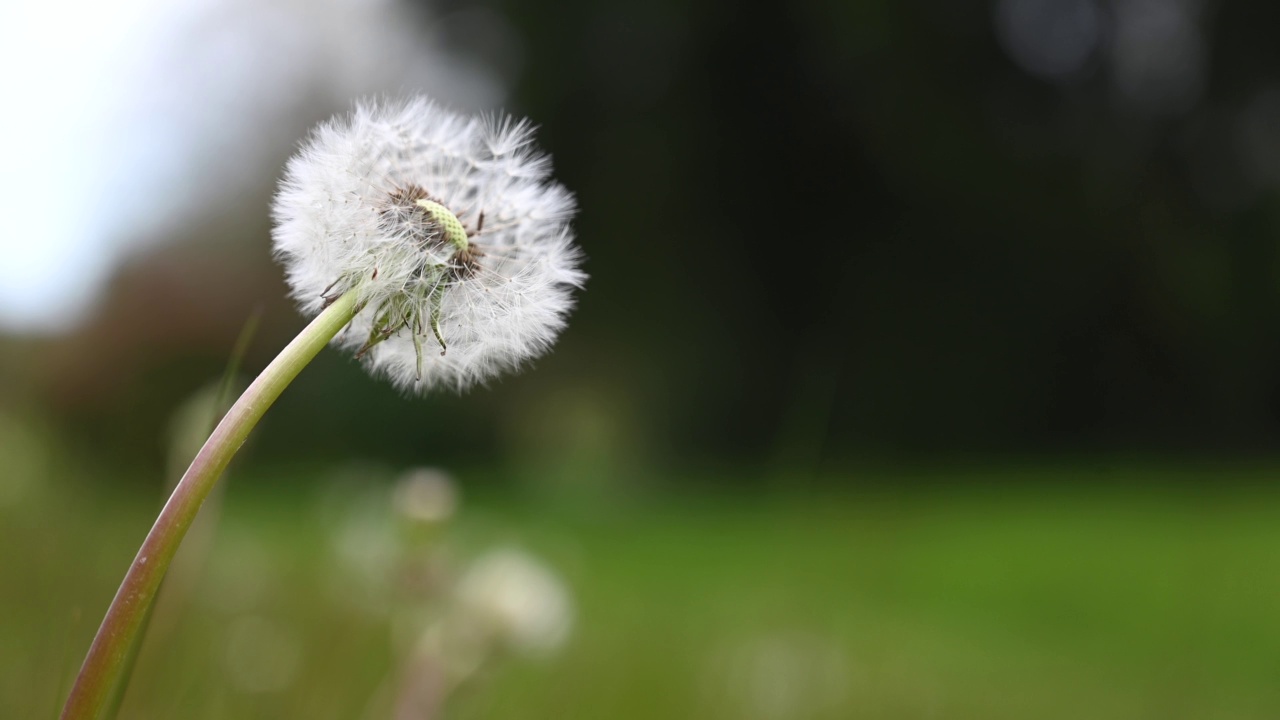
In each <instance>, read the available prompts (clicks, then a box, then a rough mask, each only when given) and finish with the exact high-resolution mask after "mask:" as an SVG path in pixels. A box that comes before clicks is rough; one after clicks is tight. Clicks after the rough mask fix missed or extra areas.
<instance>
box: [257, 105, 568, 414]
mask: <svg viewBox="0 0 1280 720" xmlns="http://www.w3.org/2000/svg"><path fill="white" fill-rule="evenodd" d="M532 141H533V127H532V126H531V125H530V124H529V123H528V122H526V121H516V120H513V119H511V118H484V117H467V116H463V115H458V114H455V113H453V112H450V111H448V110H446V109H444V108H442V107H440V106H439V105H437V104H436V103H434V102H432V101H431V100H428V99H425V98H422V97H415V98H411V99H408V100H403V101H395V102H392V101H375V102H362V103H358V104H357V105H356V107H355V110H354V111H353V112H352V113H351V114H350V115H349V116H347V117H344V118H335V119H334V120H332V121H330V122H328V123H326V124H324V125H322V126H320V127H319V128H318V129H317V130H316V131H315V132H314V133H313V134H312V136H311V137H310V138H309V140H308V141H307V142H306V144H305V145H304V146H303V148H302V150H301V152H299V153H298V154H297V155H296V156H295V157H294V158H293V159H292V160H291V161H290V162H289V165H288V168H287V170H286V174H285V178H284V181H283V182H282V185H281V190H280V193H279V195H278V197H277V198H276V203H275V207H274V215H275V219H276V227H275V230H274V232H273V239H274V244H275V252H276V255H277V257H279V258H280V259H281V261H282V262H283V264H284V266H285V269H286V273H287V277H288V281H289V285H290V288H291V289H292V292H293V295H294V298H295V299H296V300H297V301H298V303H299V305H300V307H301V309H302V310H303V312H305V313H307V314H308V315H313V314H315V313H318V312H319V311H320V310H322V309H323V308H324V307H325V305H326V303H327V302H329V301H331V300H332V299H333V298H336V297H338V296H340V295H342V294H343V293H346V292H347V291H349V290H351V289H353V288H354V289H356V290H357V293H358V296H359V300H358V301H359V303H360V307H361V310H360V311H359V313H358V314H357V315H356V317H355V319H354V320H353V321H352V322H351V326H350V327H349V328H348V330H347V331H346V332H344V333H342V334H341V335H340V336H339V337H338V338H336V339H335V341H334V342H335V343H337V344H339V345H341V346H343V347H346V348H347V349H350V350H352V351H354V352H355V354H356V356H357V357H358V358H360V359H361V360H362V361H363V362H364V363H365V364H366V365H367V366H368V367H369V368H370V370H371V371H373V372H374V373H375V374H380V375H384V376H386V377H388V378H390V379H391V381H392V382H394V383H395V384H396V385H397V386H399V387H402V388H405V389H410V390H415V391H419V392H426V391H429V390H431V389H435V388H440V387H444V388H449V387H451V388H454V389H457V390H463V389H466V388H467V387H469V386H471V385H473V384H475V383H479V382H484V381H486V380H488V379H490V378H493V377H495V376H497V375H499V374H501V373H502V372H504V371H507V370H511V369H515V368H518V367H519V366H520V365H521V364H522V363H524V362H525V361H527V360H530V359H532V358H534V357H537V356H538V355H541V354H542V353H544V352H545V351H546V350H547V349H548V348H550V346H551V344H552V343H553V342H554V341H555V338H556V336H557V334H558V333H559V332H560V330H561V328H562V327H563V326H564V323H565V317H566V315H567V314H568V312H569V311H570V309H571V308H572V305H573V298H572V292H573V290H574V289H575V288H579V287H581V286H582V283H583V282H584V280H585V279H586V276H585V275H584V274H583V273H582V272H581V271H580V270H579V268H578V265H579V261H580V256H579V253H578V250H577V248H576V246H575V245H574V243H573V231H572V229H571V228H570V226H569V222H570V220H571V219H572V217H573V214H574V210H575V205H574V200H573V196H572V195H570V193H569V192H568V191H567V190H565V189H564V187H563V186H561V185H559V184H557V183H555V182H552V181H551V180H549V177H548V176H549V173H550V160H549V158H548V157H547V156H545V155H543V154H541V153H539V152H538V151H537V150H536V149H534V148H533V146H532Z"/></svg>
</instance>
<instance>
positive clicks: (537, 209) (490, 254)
mask: <svg viewBox="0 0 1280 720" xmlns="http://www.w3.org/2000/svg"><path fill="white" fill-rule="evenodd" d="M532 143H533V127H532V126H531V125H530V124H529V123H528V122H525V121H517V120H513V119H511V118H508V117H497V116H493V117H468V116H463V115H459V114H456V113H453V112H450V111H448V110H446V109H444V108H442V107H440V106H439V105H437V104H436V103H434V102H432V101H431V100H428V99H426V98H422V97H415V98H410V99H407V100H400V101H385V100H384V101H372V102H361V103H357V104H356V106H355V109H354V110H353V111H352V112H351V113H350V114H349V115H348V116H345V117H342V118H336V119H334V120H331V121H329V122H328V123H325V124H323V125H321V126H320V127H319V128H317V129H316V130H315V131H314V132H313V133H312V135H311V137H310V138H309V139H308V140H307V141H306V142H305V143H304V145H303V147H302V149H301V151H300V152H299V153H298V155H297V156H295V157H294V158H293V159H292V160H291V161H290V162H289V165H288V168H287V169H286V171H285V177H284V180H283V181H282V183H281V188H280V193H279V195H278V196H277V198H276V202H275V207H274V214H275V219H276V227H275V230H274V231H273V233H272V236H273V240H274V245H275V252H276V255H277V257H278V258H279V259H280V260H281V262H282V263H283V264H284V267H285V273H286V276H287V278H288V282H289V286H290V288H291V289H292V292H293V295H294V297H295V299H297V301H298V303H299V305H300V306H301V308H302V310H303V312H305V313H307V314H309V315H314V316H315V317H314V318H313V319H312V320H311V322H310V324H308V325H307V327H306V328H305V329H304V330H303V331H302V332H301V333H300V334H299V335H298V336H297V337H296V338H294V339H293V341H292V342H290V343H289V345H288V346H287V347H285V349H284V350H282V351H281V352H280V354H279V355H278V356H277V357H276V359H275V360H273V361H272V362H271V364H270V365H268V366H267V367H266V369H264V370H263V371H262V373H261V374H260V375H259V376H258V377H257V379H255V380H254V381H253V384H251V385H250V386H249V388H248V389H247V390H246V391H245V392H244V394H243V395H241V396H240V398H239V399H238V400H237V401H236V403H235V404H234V405H233V406H232V407H231V409H230V410H228V411H227V413H226V415H225V416H224V417H223V418H222V420H221V422H219V423H218V426H217V428H215V429H214V431H213V434H212V435H210V437H209V439H208V440H207V441H206V442H205V444H204V446H203V447H202V448H201V449H200V452H199V453H197V455H196V457H195V459H194V460H193V461H192V462H191V466H190V467H189V468H188V469H187V472H186V473H185V474H184V475H183V477H182V480H181V481H180V482H179V483H178V485H177V487H176V488H175V489H174V491H173V495H172V496H171V497H170V498H169V502H168V503H166V504H165V506H164V509H163V510H162V511H161V512H160V516H159V517H158V518H156V522H155V525H153V526H152V528H151V532H150V533H149V534H148V535H147V538H146V540H144V541H143V543H142V548H141V549H140V550H139V551H138V554H137V556H136V557H135V558H134V561H133V564H132V565H130V567H129V571H128V573H127V574H126V575H125V578H124V581H123V582H122V583H121V584H120V589H119V590H118V591H117V592H116V596H115V599H114V600H112V602H111V607H110V609H108V610H107V615H106V618H105V619H104V620H103V621H102V625H101V626H100V627H99V628H98V633H97V635H96V636H95V637H94V640H93V644H92V645H91V646H90V648H89V654H88V655H87V657H86V658H85V661H84V664H83V665H82V666H81V668H80V674H79V675H78V676H77V678H76V682H75V685H74V686H73V687H72V690H71V694H70V696H69V697H68V698H67V703H66V705H65V707H64V708H63V712H62V717H63V719H64V720H69V719H73V718H74V719H77V720H80V719H84V720H88V719H90V718H97V717H99V716H100V715H101V714H102V712H103V711H104V709H106V708H107V707H108V706H109V705H110V704H112V703H115V702H118V701H119V698H120V697H121V693H122V692H123V690H124V688H125V686H126V685H127V676H128V673H129V670H130V668H131V666H132V663H133V657H134V655H135V653H136V650H137V647H138V645H139V640H140V638H141V635H142V632H143V630H144V628H145V626H146V619H145V618H146V617H147V613H148V610H149V608H150V607H151V604H152V602H153V601H154V599H155V595H156V592H157V590H158V589H159V587H160V582H161V580H162V579H163V578H164V574H165V571H166V570H167V568H168V567H169V563H170V562H171V561H172V559H173V555H174V553H175V552H176V551H177V549H178V545H179V543H181V542H182V538H183V536H184V535H185V534H186V532H187V529H188V528H189V527H190V526H191V523H192V521H193V520H194V519H195V516H196V513H197V511H198V510H199V509H200V505H201V503H202V502H204V499H205V498H206V497H208V495H209V492H210V490H212V488H213V486H214V484H215V483H216V482H217V480H218V477H219V476H220V475H221V474H222V471H223V470H224V469H225V468H226V466H227V464H228V463H229V462H230V461H231V458H232V456H233V455H234V454H235V452H236V450H237V449H239V447H240V446H241V445H242V444H243V443H244V441H245V439H246V438H247V437H248V435H249V432H250V431H251V430H252V429H253V427H254V426H255V425H256V424H257V422H258V420H260V419H261V418H262V416H263V414H264V413H265V412H266V410H267V408H269V407H270V406H271V404H272V403H273V402H275V400H276V398H278V397H279V396H280V393H281V392H283V391H284V388H285V387H287V386H288V385H289V383H290V382H292V381H293V379H294V378H295V377H297V375H298V373H299V372H301V370H302V368H303V367H305V366H306V365H307V363H309V362H310V361H311V360H312V359H313V358H314V357H315V356H316V354H318V353H319V352H320V350H321V349H322V348H323V347H324V346H325V345H326V344H328V343H330V342H334V343H336V344H337V345H339V346H342V347H345V348H348V349H350V350H352V351H354V352H355V355H356V356H357V357H359V358H360V359H361V360H362V361H363V362H364V363H365V364H366V365H367V366H368V367H369V368H370V369H371V370H372V371H373V372H374V373H376V374H380V375H384V376H386V377H388V378H390V379H391V380H392V381H393V382H394V383H396V384H397V385H398V386H400V387H402V388H405V389H408V390H411V391H418V392H427V391H429V390H431V389H434V388H441V387H443V388H453V389H457V390H463V389H466V388H468V387H470V386H471V385H473V384H475V383H478V382H484V381H486V380H489V379H491V378H493V377H495V376H496V375H498V374H499V373H501V372H503V371H506V370H510V369H514V368H517V367H519V366H520V365H521V364H522V363H524V362H525V361H527V360H529V359H531V358H534V357H536V356H538V355H540V354H542V353H543V352H545V351H546V350H547V349H548V348H550V346H551V344H552V342H554V341H555V338H556V335H557V334H558V333H559V332H560V330H561V329H562V328H563V327H564V323H565V317H566V315H567V314H568V312H569V310H570V309H571V307H572V305H573V299H572V292H573V290H574V289H575V288H578V287H581V285H582V283H583V281H584V280H585V278H586V276H585V275H583V274H582V272H581V271H580V270H579V269H578V264H579V254H578V251H577V249H576V247H575V246H574V244H573V232H572V230H571V229H570V227H569V221H570V220H571V219H572V216H573V213H574V201H573V197H572V196H571V195H570V194H569V192H568V191H567V190H565V189H564V188H563V187H562V186H560V185H559V184H557V183H554V182H552V181H551V180H550V179H549V177H548V176H549V173H550V169H551V166H550V160H549V159H548V158H547V156H545V155H543V154H541V153H539V152H538V151H537V150H536V149H534V147H533V144H532Z"/></svg>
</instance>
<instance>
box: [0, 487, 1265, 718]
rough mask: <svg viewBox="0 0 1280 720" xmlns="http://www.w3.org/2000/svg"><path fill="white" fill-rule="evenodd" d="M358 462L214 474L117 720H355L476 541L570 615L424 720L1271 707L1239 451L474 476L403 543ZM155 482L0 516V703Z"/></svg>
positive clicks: (28, 671) (1259, 535) (29, 502)
mask: <svg viewBox="0 0 1280 720" xmlns="http://www.w3.org/2000/svg"><path fill="white" fill-rule="evenodd" d="M290 473H294V474H295V475H297V476H307V477H295V476H291V475H290ZM358 474H359V473H358V472H349V473H347V475H348V476H347V477H345V478H342V479H334V478H332V477H326V476H323V473H312V472H310V471H304V470H301V469H280V470H272V471H266V470H262V469H258V470H248V469H246V470H245V471H244V472H237V473H235V474H234V477H232V479H231V483H230V485H229V487H228V488H227V492H226V495H225V502H224V503H223V505H222V507H221V508H220V511H219V515H220V517H219V518H217V520H218V522H217V526H216V528H212V527H211V528H210V529H211V530H212V532H211V533H210V535H209V538H210V539H209V542H208V549H207V551H205V552H204V553H203V554H201V556H200V557H199V558H198V559H197V561H196V562H194V563H193V564H192V566H191V567H194V568H195V569H194V571H193V570H191V569H190V568H180V570H182V572H183V573H184V574H183V575H182V576H181V577H180V578H172V577H171V578H170V583H169V585H170V587H167V588H166V592H173V593H174V594H176V595H180V596H181V599H179V600H177V601H176V603H175V602H174V601H173V600H172V598H168V597H166V598H165V599H164V600H163V601H162V603H163V602H170V603H172V606H173V607H175V608H176V607H180V608H181V612H180V613H179V612H174V611H172V608H170V609H166V606H165V605H164V604H162V605H161V606H160V609H159V610H157V614H156V617H155V621H154V623H153V626H152V632H151V635H150V636H149V639H148V644H147V646H146V647H145V649H144V651H143V653H142V655H141V659H140V661H139V664H138V667H137V670H136V674H135V683H134V685H133V687H132V688H131V690H130V692H129V694H128V696H127V697H126V698H125V701H124V705H123V708H122V712H121V717H123V718H159V717H175V718H176V717H182V718H192V719H202V718H276V717H306V718H314V719H316V720H323V719H326V718H335V719H336V718H361V717H377V716H380V714H381V713H382V712H383V711H384V710H383V709H382V707H383V705H385V695H386V693H387V692H388V683H389V682H393V681H392V680H389V679H393V678H395V677H396V676H397V675H398V672H399V670H398V668H399V665H400V663H401V662H402V661H403V657H404V655H405V652H406V648H408V647H410V646H412V644H413V642H412V638H406V635H408V634H411V631H410V630H409V629H408V628H413V627H419V626H420V625H421V623H422V622H425V620H423V618H429V616H430V615H431V613H432V612H434V610H433V605H432V604H431V603H430V602H422V603H418V605H419V606H415V603H417V601H415V600H414V597H415V596H414V591H413V590H412V588H410V589H409V590H406V587H407V585H406V583H405V582H402V576H403V575H404V570H405V568H410V567H414V566H415V565H416V564H417V563H419V561H424V562H425V560H423V559H424V558H427V557H431V558H435V559H434V560H432V561H431V562H444V563H446V564H447V563H455V564H456V563H458V562H461V561H462V559H464V558H467V557H470V556H474V555H475V554H477V553H480V552H482V551H483V550H484V549H485V548H489V547H495V546H512V547H521V548H524V549H526V550H528V551H530V552H532V553H536V554H537V556H539V557H541V558H542V559H543V561H545V562H546V563H547V565H549V566H550V567H552V568H555V570H556V571H557V572H558V573H559V574H561V575H562V576H563V577H564V579H565V581H566V583H567V585H568V587H569V588H570V591H571V593H572V595H573V597H574V607H575V617H574V627H573V631H572V635H571V636H570V637H569V639H568V641H567V643H566V644H565V645H564V646H563V647H562V648H560V650H559V651H558V652H556V653H553V654H549V655H547V656H545V657H517V656H512V657H510V658H505V659H504V660H503V661H502V662H501V663H497V664H495V665H493V666H492V667H488V668H487V669H486V670H485V671H484V672H483V673H482V674H480V675H479V676H477V677H475V678H473V679H472V680H470V681H468V682H467V683H466V684H465V685H463V686H462V687H461V688H459V690H458V691H457V692H456V693H454V694H453V695H452V696H451V697H450V700H449V703H448V708H447V713H446V715H447V716H448V717H455V718H536V717H557V718H603V717H608V718H632V717H634V718H679V717H688V718H693V717H698V718H726V719H728V718H735V719H737V718H762V719H772V718H984V719H991V718H1010V719H1012V718H1081V717H1088V718H1162V719H1168V718H1204V717H1214V718H1241V719H1245V718H1271V717H1276V716H1278V715H1280V685H1277V683H1276V682H1275V677H1276V672H1277V670H1278V669H1280V668H1278V664H1280V614H1278V613H1276V612H1275V608H1276V603H1277V600H1278V599H1280V572H1277V571H1278V570H1280V496H1278V495H1276V494H1275V493H1274V492H1272V491H1261V490H1257V489H1254V488H1256V487H1257V486H1258V484H1259V483H1258V482H1257V481H1258V480H1261V479H1264V478H1265V477H1266V475H1267V473H1266V472H1264V471H1258V470H1253V471H1249V472H1247V473H1246V472H1242V471H1235V472H1221V471H1210V470H1203V471H1184V472H1180V473H1178V474H1177V476H1176V477H1174V476H1173V474H1172V473H1163V472H1160V471H1156V470H1147V471H1132V472H1130V471H1123V472H1120V473H1119V475H1121V476H1122V477H1123V478H1124V481H1123V482H1119V483H1116V482H1111V481H1110V480H1104V481H1099V479H1098V478H1097V477H1095V476H1094V475H1092V474H1091V473H1090V472H1086V471H1066V470H1061V469H1057V470H1047V471H1046V470H1037V471H1032V472H1031V473H1030V474H1031V475H1034V477H1030V478H1024V477H1023V476H1024V475H1027V474H1028V473H1027V472H1026V471H1022V470H1012V469H1005V470H993V471H991V472H990V473H989V475H990V478H991V479H990V481H987V482H984V481H981V480H975V477H974V473H973V472H971V471H967V472H966V474H965V477H963V478H961V479H962V480H963V482H953V480H956V479H957V478H952V477H949V476H948V475H947V473H944V472H940V473H936V474H935V475H936V476H935V477H932V478H930V479H928V480H926V481H921V480H920V479H919V478H915V479H913V480H912V481H911V482H902V483H897V482H893V478H887V479H886V478H884V477H875V478H869V479H868V478H863V477H856V478H852V479H851V480H850V481H849V482H846V483H845V486H847V487H850V488H854V489H852V490H848V491H844V492H838V493H837V492H827V491H822V492H802V491H798V490H786V489H785V488H786V487H787V486H786V484H785V483H784V484H782V485H781V487H782V488H784V489H780V490H769V491H759V490H753V491H736V490H731V489H724V490H718V491H711V490H703V491H699V492H664V493H650V494H646V493H633V494H631V495H629V496H627V497H626V499H622V497H621V496H620V495H607V496H599V495H597V496H593V497H591V498H584V497H570V496H567V495H563V494H560V495H555V494H551V495H549V494H547V493H537V492H532V491H527V489H526V490H525V491H514V492H513V491H511V490H510V489H509V488H508V489H505V490H498V489H495V486H493V485H492V484H491V483H490V481H489V479H488V478H485V477H484V475H483V474H476V475H475V476H473V477H464V478H463V479H462V485H463V488H464V495H463V498H464V499H463V502H462V504H461V507H460V509H459V511H458V513H457V514H456V516H455V518H454V519H453V520H452V521H451V522H450V523H449V524H448V525H447V526H445V527H441V528H437V529H434V530H432V531H430V532H428V533H425V534H422V533H418V532H417V531H414V530H412V529H411V528H409V529H406V527H405V526H404V524H403V523H400V522H398V521H397V520H396V519H395V517H394V510H393V509H391V508H388V499H389V498H390V497H391V495H389V494H388V491H387V488H386V487H385V485H384V484H382V483H381V482H379V481H371V482H370V483H368V484H361V483H360V482H359V481H358V478H355V479H353V478H352V477H350V476H352V475H358ZM1209 475H1212V476H1213V477H1212V478H1209V477H1207V476H1209ZM310 476H316V477H314V478H312V477H310ZM1023 479H1025V480H1027V481H1026V482H1018V480H1023ZM1210 480H1212V482H1210ZM833 485H834V484H833ZM102 487H110V486H102ZM704 487H705V486H704ZM1206 488H1217V489H1206ZM157 502H158V499H157V498H156V497H155V496H153V495H151V494H148V493H144V492H142V491H140V490H133V491H119V490H117V491H113V492H111V493H107V492H106V491H105V490H101V489H95V488H94V487H89V486H86V485H85V484H83V483H79V484H77V483H73V482H70V481H68V482H63V483H52V484H50V485H49V486H47V487H44V488H40V489H39V490H38V491H34V492H28V493H26V494H25V496H24V499H23V500H22V501H21V502H20V503H12V504H10V505H9V506H7V507H3V508H0V576H2V577H3V583H0V717H4V718H52V717H56V713H57V710H58V708H59V706H60V698H61V696H62V694H63V693H65V692H66V688H67V686H68V685H67V684H68V682H69V681H70V679H71V677H72V676H73V674H74V671H75V668H76V667H77V666H78V663H79V661H80V659H81V657H82V653H83V651H84V648H85V647H86V646H87V643H88V640H89V638H90V637H91V634H92V631H93V629H94V627H95V626H96V624H97V621H98V619H99V617H100V614H101V612H103V610H104V609H105V607H106V604H107V602H108V600H109V599H110V596H111V594H112V593H113V592H114V589H115V586H116V583H117V582H118V581H119V577H120V575H121V573H122V572H123V570H124V568H125V567H126V566H127V564H128V562H129V560H130V558H131V557H132V554H133V552H134V551H135V549H136V546H137V543H138V542H140V540H141V538H142V536H143V534H144V532H145V528H146V527H147V525H148V524H149V522H150V518H151V517H152V516H153V513H154V511H155V509H156V503H157ZM410 585H411V584H410ZM174 587H177V588H179V589H178V590H173V588H174ZM379 698H382V699H381V700H380V699H379ZM380 703H382V705H380Z"/></svg>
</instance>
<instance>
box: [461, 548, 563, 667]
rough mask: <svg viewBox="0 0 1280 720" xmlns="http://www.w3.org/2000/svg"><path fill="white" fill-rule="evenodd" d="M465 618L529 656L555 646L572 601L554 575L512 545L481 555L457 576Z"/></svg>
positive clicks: (561, 642)
mask: <svg viewBox="0 0 1280 720" xmlns="http://www.w3.org/2000/svg"><path fill="white" fill-rule="evenodd" d="M457 598H458V601H459V603H460V605H461V607H460V610H461V612H463V613H464V615H465V617H467V618H469V619H471V620H473V621H475V622H476V623H477V624H478V625H479V626H480V627H481V628H483V630H484V631H485V634H486V635H487V637H488V638H489V639H490V640H491V641H493V642H496V643H498V644H500V645H503V646H506V647H510V648H512V649H514V650H516V651H518V652H522V653H527V654H530V655H547V654H549V653H551V652H554V651H555V650H557V649H559V648H560V647H561V646H562V645H563V644H564V642H565V641H566V640H567V639H568V637H569V630H570V629H571V628H572V626H573V604H572V600H571V598H570V596H569V591H568V590H567V589H566V588H565V585H564V583H563V582H562V581H561V580H560V578H559V577H558V576H556V574H555V573H554V572H553V571H552V570H551V569H550V568H548V567H547V566H546V565H544V564H542V562H540V561H539V560H538V559H537V558H535V557H533V556H531V555H529V554H528V553H526V552H523V551H521V550H517V549H514V548H503V549H499V550H494V551H491V552H489V553H488V554H486V555H483V556H481V557H480V558H478V559H477V560H476V561H475V562H473V563H472V564H471V566H470V567H469V568H468V569H467V571H466V573H465V574H464V575H463V576H462V578H461V579H460V580H459V581H458V587H457Z"/></svg>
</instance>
